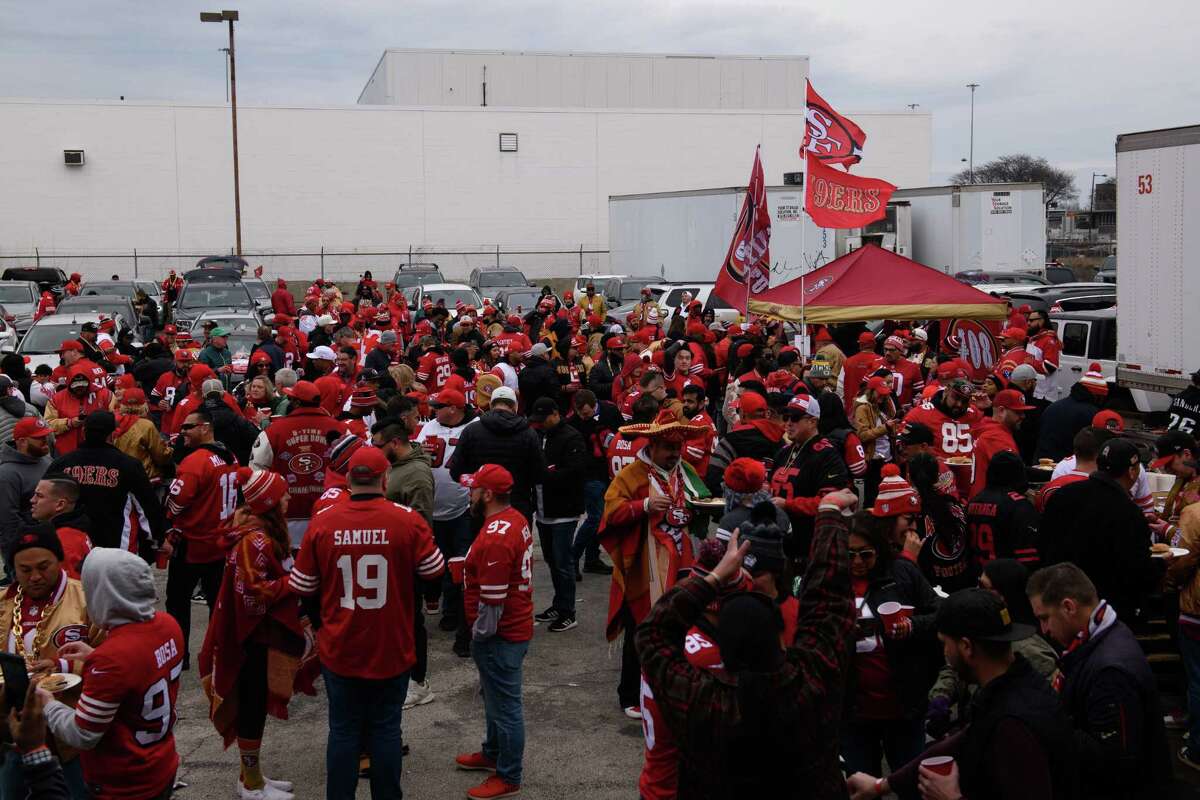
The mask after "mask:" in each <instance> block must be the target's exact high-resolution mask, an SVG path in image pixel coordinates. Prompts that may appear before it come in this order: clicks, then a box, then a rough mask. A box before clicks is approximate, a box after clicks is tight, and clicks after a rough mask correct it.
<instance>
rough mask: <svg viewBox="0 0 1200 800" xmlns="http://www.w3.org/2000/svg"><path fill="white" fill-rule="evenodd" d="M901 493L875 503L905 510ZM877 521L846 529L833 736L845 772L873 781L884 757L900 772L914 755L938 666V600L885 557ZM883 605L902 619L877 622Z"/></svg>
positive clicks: (883, 532)
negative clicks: (849, 632)
mask: <svg viewBox="0 0 1200 800" xmlns="http://www.w3.org/2000/svg"><path fill="white" fill-rule="evenodd" d="M909 492H910V493H911V497H910V498H906V497H900V496H897V497H895V498H892V499H891V500H888V501H882V502H888V503H895V504H897V505H899V506H911V505H913V503H914V501H915V499H916V494H915V492H912V490H911V489H909ZM882 496H883V494H882V492H881V497H882ZM879 518H880V515H879V514H877V513H875V509H871V510H867V511H862V512H859V513H858V514H857V515H855V518H854V520H853V523H852V525H851V528H850V538H849V551H850V586H851V590H852V592H853V594H854V603H855V607H856V609H857V622H856V625H855V634H854V643H853V650H854V657H853V660H852V662H851V666H850V669H849V671H848V673H847V682H846V692H845V695H844V700H845V712H844V714H843V715H842V731H841V751H842V757H843V758H844V759H845V760H846V769H847V770H848V771H849V772H851V773H854V772H867V773H869V774H871V775H879V774H880V772H879V770H880V769H881V767H882V763H881V762H882V759H883V758H884V757H885V756H886V758H887V763H888V764H891V765H901V764H907V763H908V762H909V761H911V760H912V759H914V758H916V757H917V756H918V755H919V754H920V753H921V750H922V749H923V748H924V745H925V725H924V721H925V710H926V705H927V698H928V695H929V688H930V687H931V686H932V685H933V681H934V679H935V678H936V676H937V671H938V668H939V667H940V666H941V663H942V659H941V650H940V646H939V645H938V640H937V632H936V629H935V628H934V617H935V615H936V613H937V606H938V602H939V601H938V597H937V595H936V594H935V593H934V591H933V587H931V586H930V585H929V583H928V581H926V580H925V578H924V576H922V575H921V571H920V570H919V569H917V566H916V565H915V564H913V563H912V562H911V561H909V560H908V559H906V558H900V557H898V556H897V555H896V553H895V552H894V551H893V548H892V542H891V541H890V539H889V537H888V536H887V529H886V527H885V526H881V525H879V524H878V523H877V521H876V520H878V519H879ZM886 603H894V604H899V606H908V607H909V608H910V609H911V612H910V615H909V616H907V617H902V618H900V619H898V620H896V619H892V618H889V621H888V622H885V621H884V620H883V618H882V614H883V612H881V611H880V607H881V606H884V604H886ZM872 770H875V771H874V772H872Z"/></svg>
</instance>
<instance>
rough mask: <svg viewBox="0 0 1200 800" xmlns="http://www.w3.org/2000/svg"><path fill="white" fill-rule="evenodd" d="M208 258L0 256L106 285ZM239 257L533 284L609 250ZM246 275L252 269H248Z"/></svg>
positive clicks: (319, 274) (334, 269)
mask: <svg viewBox="0 0 1200 800" xmlns="http://www.w3.org/2000/svg"><path fill="white" fill-rule="evenodd" d="M218 254H219V252H218V251H213V252H207V253H161V252H140V251H138V250H136V249H134V250H130V251H129V252H125V253H116V252H112V253H65V252H58V251H42V250H40V249H35V250H34V251H33V252H32V253H19V254H5V253H2V252H0V270H3V269H7V268H9V267H43V268H55V267H56V268H58V269H61V270H62V271H63V272H64V273H66V274H68V275H70V274H71V273H72V272H78V273H79V274H80V275H82V276H83V279H84V281H88V280H106V279H108V278H111V277H113V276H114V275H116V276H119V277H120V278H121V279H123V280H128V279H130V278H137V279H146V280H161V279H162V278H165V277H166V276H167V273H168V272H170V271H171V270H175V272H176V273H182V272H184V271H186V270H189V269H193V268H194V267H195V266H196V262H197V261H198V260H199V259H201V258H204V257H205V256H211V255H218ZM242 257H243V258H245V259H246V261H247V262H249V264H250V267H251V270H252V269H253V268H255V267H258V266H260V265H261V266H262V268H263V277H265V278H270V279H274V278H284V279H285V280H289V281H312V280H314V279H315V278H325V279H327V280H334V281H338V282H342V281H357V280H358V279H359V277H361V276H362V274H363V272H364V271H365V270H371V273H372V275H373V277H374V278H375V280H377V281H387V280H391V277H392V275H394V274H395V272H396V269H397V267H399V266H400V265H402V264H416V263H430V262H432V263H435V264H437V265H438V266H439V267H440V268H441V272H442V275H444V276H445V277H446V280H448V281H454V282H459V281H461V282H464V283H465V282H466V280H467V278H468V277H469V276H470V274H471V270H473V269H476V268H480V267H494V266H499V265H504V266H514V267H517V268H518V269H520V270H521V271H523V272H524V273H525V275H526V276H527V277H528V278H530V279H531V280H551V279H567V278H570V277H572V276H574V275H580V274H585V273H597V274H604V273H607V272H608V271H609V267H608V264H609V258H608V250H607V249H598V248H595V247H591V248H589V247H587V246H585V245H580V247H578V248H577V249H574V250H537V249H522V250H517V249H505V248H503V247H495V248H492V249H482V248H481V249H478V250H432V249H420V248H412V249H410V250H404V251H351V252H344V251H332V250H330V251H327V250H325V249H324V248H321V249H319V250H318V251H316V252H278V251H247V252H243V254H242ZM247 274H250V270H247Z"/></svg>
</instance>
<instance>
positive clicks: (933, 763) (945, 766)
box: [921, 756, 954, 775]
mask: <svg viewBox="0 0 1200 800" xmlns="http://www.w3.org/2000/svg"><path fill="white" fill-rule="evenodd" d="M921 766H922V767H924V768H925V769H927V770H929V771H930V772H936V773H937V774H938V775H949V774H950V771H951V770H953V769H954V757H953V756H932V757H930V758H922V759H921Z"/></svg>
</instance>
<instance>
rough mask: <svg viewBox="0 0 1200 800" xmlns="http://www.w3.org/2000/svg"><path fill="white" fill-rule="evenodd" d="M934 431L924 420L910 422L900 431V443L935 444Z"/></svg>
mask: <svg viewBox="0 0 1200 800" xmlns="http://www.w3.org/2000/svg"><path fill="white" fill-rule="evenodd" d="M933 441H934V439H933V431H932V430H930V429H929V426H928V425H926V424H925V423H923V422H910V423H908V424H907V425H905V426H904V430H902V431H901V432H900V444H903V445H914V444H933Z"/></svg>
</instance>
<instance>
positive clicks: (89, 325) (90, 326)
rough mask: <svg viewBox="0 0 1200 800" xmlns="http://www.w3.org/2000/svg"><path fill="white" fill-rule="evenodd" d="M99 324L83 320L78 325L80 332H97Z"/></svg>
mask: <svg viewBox="0 0 1200 800" xmlns="http://www.w3.org/2000/svg"><path fill="white" fill-rule="evenodd" d="M99 330H100V326H98V325H97V324H96V323H94V322H85V323H83V324H82V325H80V326H79V332H80V333H98V332H99Z"/></svg>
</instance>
